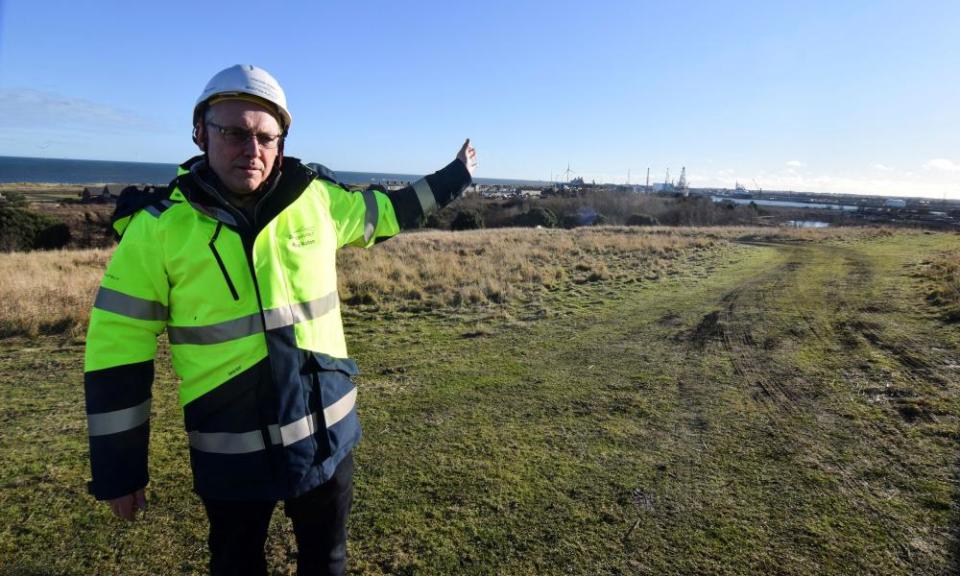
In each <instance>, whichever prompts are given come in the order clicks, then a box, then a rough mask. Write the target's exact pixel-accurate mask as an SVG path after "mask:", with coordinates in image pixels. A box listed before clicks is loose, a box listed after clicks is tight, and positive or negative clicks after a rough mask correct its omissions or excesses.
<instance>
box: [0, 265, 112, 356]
mask: <svg viewBox="0 0 960 576" xmlns="http://www.w3.org/2000/svg"><path fill="white" fill-rule="evenodd" d="M112 252H113V251H112V250H107V249H95V250H63V251H52V252H28V253H22V252H19V253H10V254H2V255H0V302H3V306H2V307H0V338H6V337H10V336H37V335H40V334H65V335H68V336H80V335H82V334H83V333H84V332H85V331H86V327H87V319H88V318H89V313H90V306H91V305H93V299H94V296H95V295H96V292H97V286H98V285H99V283H100V277H101V276H102V275H103V269H104V267H105V266H106V264H107V261H108V260H109V258H110V254H111V253H112Z"/></svg>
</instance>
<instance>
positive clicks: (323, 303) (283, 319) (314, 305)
mask: <svg viewBox="0 0 960 576" xmlns="http://www.w3.org/2000/svg"><path fill="white" fill-rule="evenodd" d="M339 303H340V297H339V296H338V295H337V291H336V290H334V291H333V292H331V293H329V294H327V295H326V296H321V297H320V298H317V299H316V300H311V301H309V302H299V303H297V304H291V305H290V306H284V307H281V308H273V309H271V310H264V311H263V317H264V318H265V319H266V321H267V330H273V329H274V328H283V327H284V326H290V325H291V324H298V323H300V322H305V321H307V320H313V319H314V318H319V317H320V316H323V315H324V314H326V313H327V312H330V311H331V310H333V309H334V308H336V307H337V305H338V304H339Z"/></svg>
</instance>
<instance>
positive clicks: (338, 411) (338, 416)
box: [323, 387, 357, 428]
mask: <svg viewBox="0 0 960 576" xmlns="http://www.w3.org/2000/svg"><path fill="white" fill-rule="evenodd" d="M356 404H357V388H356V387H354V388H353V390H351V391H349V392H347V393H346V394H344V396H343V398H341V399H339V400H337V401H336V402H334V403H333V404H331V405H329V406H327V407H326V408H324V409H323V419H324V421H326V423H327V428H329V427H331V426H333V425H334V424H336V423H337V422H339V421H341V420H343V419H344V418H345V417H346V416H347V414H349V413H350V411H351V410H353V407H354V406H356Z"/></svg>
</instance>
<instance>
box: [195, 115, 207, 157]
mask: <svg viewBox="0 0 960 576" xmlns="http://www.w3.org/2000/svg"><path fill="white" fill-rule="evenodd" d="M193 143H194V144H196V145H197V148H200V149H201V150H203V151H204V152H206V151H207V135H206V133H205V131H204V129H203V124H202V123H201V122H197V123H196V125H195V126H194V127H193Z"/></svg>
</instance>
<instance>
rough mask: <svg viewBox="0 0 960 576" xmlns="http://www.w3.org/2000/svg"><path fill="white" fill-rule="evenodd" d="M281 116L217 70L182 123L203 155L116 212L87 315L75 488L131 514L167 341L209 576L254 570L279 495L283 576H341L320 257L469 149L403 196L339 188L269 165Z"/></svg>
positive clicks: (401, 215)
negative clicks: (80, 466) (289, 564)
mask: <svg viewBox="0 0 960 576" xmlns="http://www.w3.org/2000/svg"><path fill="white" fill-rule="evenodd" d="M291 122H292V118H291V115H290V112H289V111H288V110H287V103H286V97H285V95H284V93H283V90H282V89H281V87H280V85H279V84H278V83H277V81H276V80H275V79H274V78H273V77H272V76H271V75H270V74H268V73H267V72H266V71H265V70H263V69H260V68H257V67H255V66H248V65H242V66H241V65H238V66H233V67H230V68H227V69H225V70H223V71H221V72H219V73H218V74H216V75H215V76H214V77H213V78H212V79H211V80H210V82H209V83H208V84H207V86H206V88H205V89H204V90H203V92H202V93H201V95H200V97H199V99H198V100H197V102H196V106H195V109H194V114H193V139H194V142H196V144H197V145H198V146H199V148H200V150H202V151H203V154H202V155H200V156H197V157H195V158H192V159H190V160H188V161H187V162H185V163H183V164H182V165H181V166H180V169H179V171H178V176H177V178H176V179H175V180H174V181H173V182H172V183H171V185H170V186H169V188H167V189H164V190H163V191H162V192H161V193H157V194H153V195H149V196H143V197H139V198H138V199H136V200H134V201H130V199H129V198H128V199H124V201H122V202H121V203H120V204H119V205H118V208H117V213H116V214H115V216H114V228H115V229H116V231H117V233H118V234H120V235H121V240H120V243H119V245H118V246H117V249H116V252H115V253H114V255H113V258H112V259H111V261H110V264H109V266H108V267H107V271H106V273H105V274H104V276H103V282H102V284H101V286H100V290H99V292H98V293H97V297H96V302H95V304H94V308H93V311H92V313H91V317H90V329H89V332H88V335H87V348H86V359H85V368H84V370H85V378H84V388H85V392H86V409H87V420H88V428H89V436H90V460H91V467H92V472H93V480H92V481H91V482H90V491H91V493H92V494H93V495H94V496H95V497H96V498H97V499H98V500H106V501H108V502H109V504H110V507H111V508H112V510H113V512H114V513H115V514H116V515H117V516H119V517H121V518H126V519H128V520H132V519H134V517H135V514H136V511H137V510H138V509H142V508H143V507H144V506H145V504H146V500H145V497H144V488H145V486H146V485H147V482H148V476H147V444H148V439H149V434H150V428H149V417H150V399H151V391H150V389H151V384H152V381H153V361H154V356H155V354H156V349H157V336H158V335H159V334H160V333H161V332H163V331H164V330H166V332H167V336H168V338H169V341H170V350H171V355H172V359H173V366H174V369H175V371H176V373H177V375H178V376H179V377H180V379H181V383H180V388H179V395H180V404H181V406H182V407H183V412H184V423H185V425H186V430H187V437H188V439H189V444H190V459H191V466H192V468H193V479H194V490H196V492H197V493H198V494H199V495H200V498H201V499H202V501H203V504H204V507H205V508H206V512H207V517H208V518H209V520H210V537H209V545H210V571H211V573H212V574H266V562H265V559H264V542H265V540H266V535H267V528H268V525H269V521H270V517H271V514H272V511H273V509H274V507H275V506H276V503H277V501H280V500H283V501H284V510H285V513H286V515H287V516H289V517H290V518H291V519H292V521H293V528H294V532H295V534H296V539H297V545H298V550H299V555H298V560H297V562H298V574H342V573H343V572H344V569H345V564H346V541H347V531H346V523H347V516H348V514H349V511H350V505H351V500H352V487H353V484H352V475H353V459H352V455H351V450H352V449H353V447H354V445H356V443H357V441H358V440H359V438H360V424H359V421H358V419H357V411H356V397H357V389H356V387H355V386H354V384H353V382H352V381H351V377H352V376H354V375H355V374H356V373H357V367H356V364H355V363H354V362H353V360H351V359H350V358H349V357H348V355H347V348H346V344H345V342H344V335H343V326H342V324H341V320H340V301H339V298H338V296H337V276H336V266H335V264H336V260H335V257H336V252H337V249H338V248H340V247H342V246H345V245H348V244H349V245H353V246H362V247H369V246H372V245H373V244H375V243H377V242H378V241H381V240H384V239H386V238H389V237H391V236H393V235H395V234H397V233H398V232H400V230H402V229H404V228H408V227H415V226H417V225H418V224H419V223H420V222H421V221H422V219H423V218H424V217H425V216H426V215H427V214H429V213H430V212H431V211H433V210H435V209H436V208H437V207H440V206H443V205H445V204H447V203H448V202H450V201H451V200H453V199H454V198H456V197H457V196H458V195H459V194H460V193H462V191H463V190H464V189H465V188H466V187H467V186H468V185H469V184H470V182H471V178H472V174H473V172H474V171H475V169H476V152H475V151H474V149H473V148H472V147H471V146H470V141H469V140H467V141H466V142H465V143H464V145H463V147H462V148H461V149H460V151H459V153H458V154H457V158H456V159H455V160H454V161H453V162H451V163H450V164H449V165H447V166H446V167H444V168H443V169H441V170H440V171H438V172H436V173H434V174H431V175H429V176H426V177H424V178H423V179H421V180H419V181H417V182H415V183H414V184H412V185H410V186H407V187H406V188H403V189H401V190H396V191H390V192H386V193H383V192H379V191H374V190H367V191H365V192H349V191H347V190H345V189H344V188H343V187H341V186H340V185H339V184H337V183H336V182H335V181H334V180H333V178H332V176H331V173H330V172H329V171H327V170H326V169H325V168H323V167H322V166H318V165H314V164H311V165H305V164H303V163H301V162H300V161H299V160H297V159H296V158H292V157H284V139H285V137H286V135H287V131H288V130H289V129H290V125H291Z"/></svg>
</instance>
